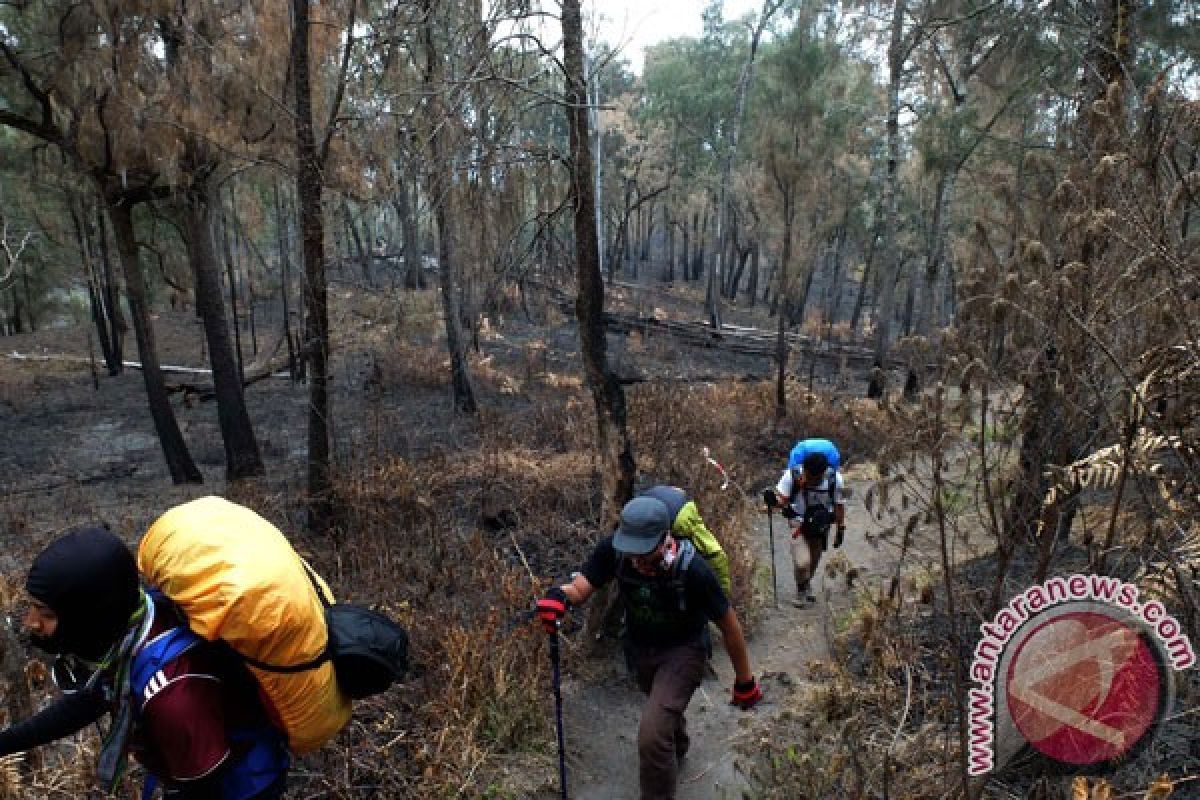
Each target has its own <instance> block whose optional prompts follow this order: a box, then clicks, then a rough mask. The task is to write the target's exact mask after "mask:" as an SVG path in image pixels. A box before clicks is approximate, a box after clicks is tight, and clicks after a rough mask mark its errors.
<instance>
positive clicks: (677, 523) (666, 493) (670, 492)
mask: <svg viewBox="0 0 1200 800" xmlns="http://www.w3.org/2000/svg"><path fill="white" fill-rule="evenodd" d="M638 496H639V497H653V498H655V499H656V500H659V501H661V502H662V504H663V505H665V506H666V507H667V511H669V512H670V514H671V520H672V522H671V534H672V535H673V536H675V538H677V539H687V540H689V541H691V543H692V545H693V546H694V547H695V548H696V552H697V553H699V554H700V555H702V556H704V560H705V561H707V562H708V566H709V567H711V568H712V571H713V572H714V573H716V576H717V583H719V584H720V585H721V590H722V591H724V592H725V596H726V597H729V598H732V597H733V594H732V591H731V590H732V588H733V582H732V580H731V578H730V574H729V556H727V555H726V554H725V550H724V549H723V548H722V547H721V543H720V542H718V541H717V537H716V536H714V535H713V532H712V531H710V530H709V529H708V526H707V525H705V524H704V519H703V518H702V517H701V516H700V510H699V509H698V508H696V501H694V500H692V499H691V498H689V497H688V496H687V492H685V491H683V489H680V488H678V487H676V486H666V485H659V486H654V487H651V488H649V489H647V490H646V491H644V492H641V493H640V494H639V495H638Z"/></svg>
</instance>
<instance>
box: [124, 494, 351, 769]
mask: <svg viewBox="0 0 1200 800" xmlns="http://www.w3.org/2000/svg"><path fill="white" fill-rule="evenodd" d="M138 568H139V569H140V570H141V573H142V575H143V576H145V578H146V580H147V581H148V582H149V583H150V584H151V585H152V586H156V587H157V588H159V589H160V590H161V591H162V592H163V594H165V595H166V596H167V597H169V598H171V600H173V601H174V602H175V603H176V604H178V605H179V607H180V608H181V609H182V610H183V613H184V614H186V615H187V619H188V626H189V627H190V628H191V629H192V630H193V631H194V632H195V633H196V634H198V635H200V636H202V637H204V638H205V639H208V640H216V639H222V640H224V641H225V642H226V643H228V644H229V645H231V646H232V647H233V649H234V650H236V651H238V652H239V653H241V654H242V655H245V656H249V657H250V658H253V659H256V660H258V661H261V662H263V663H265V664H270V665H273V666H289V665H294V664H302V663H304V662H306V661H309V660H311V659H314V658H316V657H317V656H319V655H320V654H321V652H322V651H323V650H324V648H325V640H326V631H325V612H324V609H323V607H322V605H321V601H320V598H318V597H317V594H316V592H314V591H313V585H312V582H311V581H310V580H309V577H308V573H307V571H306V570H305V567H304V563H303V561H302V560H301V559H300V556H299V555H298V554H297V553H296V551H295V550H293V549H292V545H291V544H290V543H289V542H288V540H287V539H286V538H285V537H284V535H283V534H282V533H281V532H280V531H279V529H278V528H276V527H275V526H274V525H272V524H271V523H269V522H267V521H266V520H265V519H263V518H262V517H260V516H259V515H258V514H255V513H254V512H253V511H251V510H250V509H248V508H244V507H242V506H239V505H236V504H235V503H231V502H229V501H228V500H225V499H224V498H221V497H202V498H200V499H198V500H192V501H190V502H188V503H184V504H183V505H179V506H175V507H174V508H172V509H170V510H169V511H167V512H166V513H165V514H163V515H162V516H161V517H159V518H158V519H157V520H156V521H155V523H154V524H153V525H151V526H150V529H149V530H148V531H146V535H145V536H144V537H142V541H141V544H140V545H139V546H138ZM317 580H319V581H320V579H319V578H318V579H317ZM320 583H321V589H322V591H324V592H325V595H326V597H327V598H328V599H329V601H330V602H333V595H332V593H331V592H330V591H329V587H328V586H327V585H326V584H325V582H324V581H320ZM247 668H248V669H249V670H250V671H251V672H252V673H253V674H254V677H255V678H257V679H258V682H259V684H260V685H261V686H262V688H263V692H264V694H265V695H266V698H267V699H268V700H269V701H270V703H271V704H272V705H273V706H274V711H275V713H276V714H277V715H278V718H279V721H280V722H281V723H282V725H283V729H284V732H285V733H286V734H287V737H288V745H289V746H290V747H291V749H292V751H293V752H295V753H298V754H303V753H307V752H310V751H313V750H316V749H317V748H318V747H320V746H321V745H323V744H324V743H325V742H327V741H329V740H330V739H332V738H333V736H334V734H336V733H337V732H338V731H339V730H341V728H342V726H344V725H345V724H346V723H347V722H348V721H349V719H350V698H348V697H347V696H346V695H344V694H343V693H342V692H341V691H340V690H339V689H338V685H337V680H336V678H335V676H334V672H333V664H332V663H331V662H329V661H326V662H325V663H323V664H321V665H320V666H319V667H316V668H314V669H310V670H305V671H303V672H295V673H278V672H268V671H265V670H260V669H257V668H255V667H252V666H250V665H249V664H247Z"/></svg>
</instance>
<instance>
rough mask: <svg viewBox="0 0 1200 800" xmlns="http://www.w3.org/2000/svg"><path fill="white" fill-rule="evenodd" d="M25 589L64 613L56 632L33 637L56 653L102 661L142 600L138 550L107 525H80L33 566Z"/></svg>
mask: <svg viewBox="0 0 1200 800" xmlns="http://www.w3.org/2000/svg"><path fill="white" fill-rule="evenodd" d="M25 589H26V590H27V591H28V592H29V594H30V595H31V596H32V597H34V598H36V599H37V600H39V601H41V602H43V603H45V604H46V605H47V606H49V607H50V608H51V609H53V610H54V613H56V614H57V615H58V628H57V629H56V630H55V632H54V634H53V635H52V636H31V637H30V638H31V640H32V642H33V644H34V645H36V646H37V647H39V648H41V649H42V650H45V651H47V652H50V653H57V654H61V653H70V654H72V655H76V656H79V657H80V658H83V659H85V660H87V661H99V660H100V659H102V658H103V657H104V655H105V654H106V653H107V652H108V650H109V648H110V647H112V645H113V644H115V643H116V641H117V640H118V639H119V638H120V637H121V635H122V634H123V633H124V632H125V630H126V628H127V627H128V626H129V618H130V616H131V615H132V614H133V612H134V611H136V610H137V607H138V604H139V602H140V601H141V589H140V587H139V585H138V571H137V564H136V563H135V562H134V559H133V553H131V552H130V551H129V548H128V547H126V546H125V543H124V542H122V541H121V540H120V539H118V538H117V537H116V536H115V535H114V534H113V533H111V532H110V531H109V530H108V529H107V528H104V527H100V526H89V527H83V528H77V529H75V530H73V531H71V532H70V533H68V534H66V535H65V536H63V537H62V538H60V539H56V540H55V541H53V542H51V543H50V544H49V546H47V547H46V549H45V550H43V551H42V552H41V553H39V554H38V556H37V558H35V559H34V560H33V565H32V566H31V567H30V568H29V577H28V578H27V579H26V580H25Z"/></svg>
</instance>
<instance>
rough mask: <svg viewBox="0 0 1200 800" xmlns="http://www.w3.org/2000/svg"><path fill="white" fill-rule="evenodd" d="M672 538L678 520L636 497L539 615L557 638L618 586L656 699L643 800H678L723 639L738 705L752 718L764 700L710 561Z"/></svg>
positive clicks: (633, 647)
mask: <svg viewBox="0 0 1200 800" xmlns="http://www.w3.org/2000/svg"><path fill="white" fill-rule="evenodd" d="M695 554H696V551H695V548H694V547H693V546H692V543H691V542H689V541H687V540H678V539H675V538H674V537H673V536H672V535H671V514H670V511H669V510H668V509H667V506H666V505H665V504H664V503H663V502H662V501H661V500H659V499H657V498H654V497H649V496H641V497H635V498H634V499H633V500H630V501H629V502H628V503H626V504H625V507H624V508H623V509H622V510H621V521H620V525H619V526H618V527H617V530H616V532H615V533H614V534H613V535H612V536H608V537H606V538H605V539H603V540H601V541H600V543H599V544H597V545H596V548H595V549H594V550H593V551H592V554H591V556H590V557H589V558H588V560H587V562H586V563H585V564H584V565H583V569H582V570H581V571H580V572H579V573H578V574H577V575H576V576H575V577H574V579H573V580H572V581H571V582H570V583H568V584H564V585H562V586H555V587H553V588H551V589H550V590H549V591H547V592H546V595H545V596H544V597H543V598H542V599H541V600H539V601H538V604H537V616H538V618H539V619H540V620H541V621H542V624H543V625H544V626H545V627H546V630H547V631H548V632H551V633H553V632H554V631H556V630H557V628H558V625H559V624H560V622H561V621H562V619H563V617H564V616H565V615H566V612H567V611H568V610H569V609H570V608H571V606H576V605H580V604H581V603H584V602H586V601H587V599H588V598H589V597H591V596H592V594H593V593H594V592H595V591H596V590H597V589H599V588H600V587H602V586H604V585H605V584H607V583H608V582H609V581H611V580H613V579H616V581H617V588H618V591H619V593H620V597H621V600H622V602H623V603H624V606H625V642H624V644H625V648H626V655H627V658H628V661H629V664H630V667H631V669H632V670H633V673H634V677H635V678H636V679H637V683H638V687H639V688H640V689H641V690H642V691H643V692H644V693H646V694H647V695H648V697H647V699H646V703H645V705H644V706H643V708H642V718H641V723H640V725H639V727H638V760H639V780H640V784H641V800H672V798H674V797H675V786H676V783H677V782H678V779H679V762H680V761H682V759H683V757H684V756H685V755H686V754H687V751H688V746H689V744H690V741H689V739H688V735H687V723H686V720H685V719H684V711H685V710H686V709H687V706H688V702H689V701H690V700H691V699H692V694H693V693H694V692H695V691H696V689H697V688H698V687H699V686H700V681H701V680H702V678H703V676H704V667H705V663H706V662H707V660H708V652H709V650H710V649H711V642H710V640H709V637H708V623H709V621H710V620H711V621H712V622H715V623H716V625H717V627H718V628H719V629H720V631H721V638H722V640H723V642H724V644H725V650H726V652H727V653H728V654H729V661H730V663H731V664H732V665H733V671H734V681H735V682H734V686H733V699H732V702H733V704H734V705H736V706H738V707H739V708H741V709H743V710H749V709H750V708H752V707H753V706H754V705H755V704H756V703H757V702H758V701H759V700H761V699H762V691H761V690H760V689H759V686H758V682H757V681H755V680H754V676H753V674H751V672H750V656H749V654H748V653H747V650H746V640H745V637H744V636H743V635H742V627H741V624H740V623H739V622H738V618H737V615H736V614H735V613H734V610H733V608H732V607H731V606H730V604H729V599H728V598H727V597H726V596H725V593H724V592H723V591H722V590H721V586H720V584H719V583H718V582H717V578H716V575H714V574H713V571H712V569H711V568H710V567H709V566H708V564H707V562H705V560H704V559H703V558H695Z"/></svg>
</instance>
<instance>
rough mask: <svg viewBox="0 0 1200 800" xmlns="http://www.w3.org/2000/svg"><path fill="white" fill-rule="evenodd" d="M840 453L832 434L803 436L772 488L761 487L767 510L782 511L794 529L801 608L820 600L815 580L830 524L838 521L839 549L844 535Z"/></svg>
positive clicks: (794, 564)
mask: <svg viewBox="0 0 1200 800" xmlns="http://www.w3.org/2000/svg"><path fill="white" fill-rule="evenodd" d="M841 462H842V459H841V454H840V453H839V452H838V449H837V446H836V445H834V443H833V442H831V441H829V440H828V439H803V440H801V441H799V442H797V443H796V445H795V446H794V447H793V448H792V450H791V452H790V453H789V454H788V466H787V469H786V470H784V473H783V475H782V477H780V479H779V482H778V483H777V484H776V485H775V488H774V489H765V490H763V501H764V502H765V503H766V504H767V511H768V513H770V511H771V510H772V509H774V508H778V509H779V510H780V514H781V516H783V518H784V519H786V520H787V521H788V524H789V525H790V526H791V529H792V544H791V550H792V568H793V571H794V575H795V578H796V600H795V601H794V604H795V605H796V606H798V607H803V606H805V605H807V604H809V603H813V602H816V597H815V596H814V595H813V593H812V579H813V576H814V575H816V573H817V565H818V564H819V563H820V561H821V555H822V554H823V553H824V552H825V550H826V549H827V548H828V546H829V529H830V528H831V527H834V526H835V525H836V526H837V533H836V535H835V536H834V539H833V546H834V547H835V548H838V547H841V546H842V540H843V539H844V538H845V535H846V500H845V496H844V492H845V480H844V479H843V477H842V473H841V470H840V469H839V468H840V466H841Z"/></svg>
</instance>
